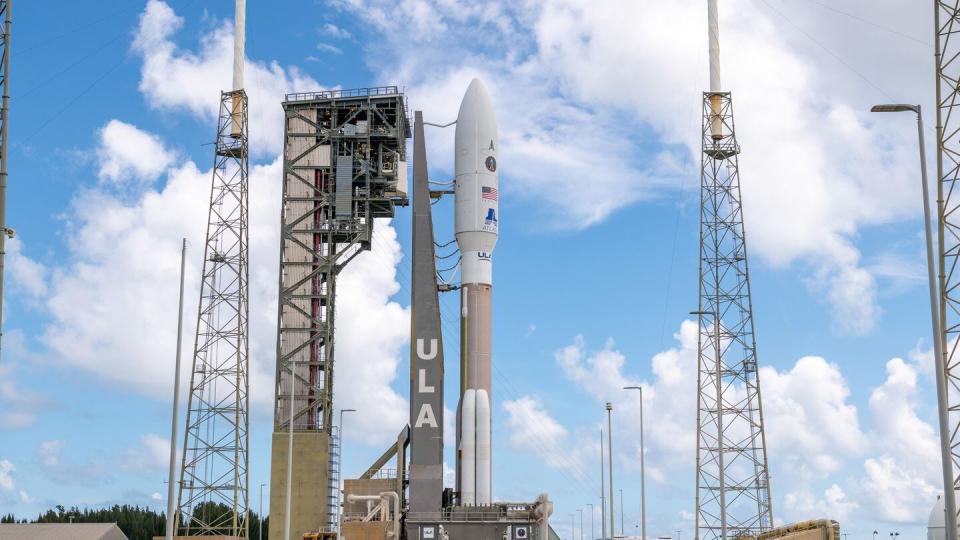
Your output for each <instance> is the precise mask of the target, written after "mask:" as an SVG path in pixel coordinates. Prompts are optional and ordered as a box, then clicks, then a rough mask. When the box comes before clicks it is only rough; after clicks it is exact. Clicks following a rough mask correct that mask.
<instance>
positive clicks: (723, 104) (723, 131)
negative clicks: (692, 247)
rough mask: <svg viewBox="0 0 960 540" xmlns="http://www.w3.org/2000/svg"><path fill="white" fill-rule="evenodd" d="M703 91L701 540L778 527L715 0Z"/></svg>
mask: <svg viewBox="0 0 960 540" xmlns="http://www.w3.org/2000/svg"><path fill="white" fill-rule="evenodd" d="M707 8H708V27H709V38H710V91H709V92H704V94H703V129H702V149H703V156H702V161H701V175H700V290H699V308H698V310H697V315H698V318H699V335H698V346H697V356H698V372H697V523H696V529H697V530H696V534H695V536H694V538H696V539H697V540H713V539H724V540H725V539H727V538H736V537H740V536H754V537H755V536H756V535H757V534H758V533H759V532H761V531H764V530H767V529H769V528H770V527H772V523H773V512H772V510H771V506H770V484H769V472H768V468H767V452H766V441H765V438H764V431H763V409H762V407H761V404H760V380H759V378H758V374H757V357H756V342H755V339H754V328H753V308H752V305H751V300H750V277H749V272H748V268H747V250H746V242H745V239H744V228H743V209H742V206H741V199H740V176H739V164H738V159H737V156H738V155H739V153H740V147H739V146H738V144H737V138H736V132H735V130H734V122H733V100H732V96H731V94H730V92H724V91H723V90H721V88H722V87H721V84H720V39H719V24H718V14H717V0H708V1H707Z"/></svg>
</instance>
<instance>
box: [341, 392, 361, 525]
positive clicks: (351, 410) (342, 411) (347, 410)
mask: <svg viewBox="0 0 960 540" xmlns="http://www.w3.org/2000/svg"><path fill="white" fill-rule="evenodd" d="M345 412H357V410H356V409H340V433H339V437H337V438H338V439H340V444H339V446H340V459H339V460H338V461H337V478H338V480H339V481H340V485H339V486H337V494H338V495H341V496H340V497H338V499H339V500H338V501H337V517H338V518H339V519H337V532H340V524H341V522H342V521H343V504H342V501H343V497H342V493H343V485H344V484H343V413H345Z"/></svg>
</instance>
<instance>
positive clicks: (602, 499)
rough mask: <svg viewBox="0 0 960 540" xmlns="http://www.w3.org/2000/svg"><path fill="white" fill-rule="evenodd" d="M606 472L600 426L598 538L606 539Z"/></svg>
mask: <svg viewBox="0 0 960 540" xmlns="http://www.w3.org/2000/svg"><path fill="white" fill-rule="evenodd" d="M606 481H607V473H606V471H605V469H604V466H603V428H600V540H606V539H607V495H606V493H605V491H606V489H607V486H605V485H604V483H605V482H606Z"/></svg>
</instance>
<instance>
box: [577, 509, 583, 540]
mask: <svg viewBox="0 0 960 540" xmlns="http://www.w3.org/2000/svg"><path fill="white" fill-rule="evenodd" d="M577 512H579V513H580V540H583V508H577Z"/></svg>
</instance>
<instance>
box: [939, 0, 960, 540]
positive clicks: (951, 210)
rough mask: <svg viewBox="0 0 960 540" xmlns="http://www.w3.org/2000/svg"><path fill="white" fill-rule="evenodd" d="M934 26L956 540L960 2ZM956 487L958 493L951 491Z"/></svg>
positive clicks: (950, 505) (948, 499)
mask: <svg viewBox="0 0 960 540" xmlns="http://www.w3.org/2000/svg"><path fill="white" fill-rule="evenodd" d="M934 23H935V31H936V34H937V36H936V40H937V41H936V45H935V47H936V49H935V51H936V52H935V55H936V56H935V61H936V66H937V67H936V69H937V83H936V96H937V179H938V180H939V181H938V182H937V210H938V219H937V221H938V232H939V234H938V237H939V246H938V247H939V261H938V262H939V265H938V266H939V269H940V276H939V285H940V298H939V300H940V302H939V303H940V306H939V308H940V321H941V325H940V327H941V329H942V332H943V335H942V336H941V338H942V340H943V341H942V345H943V346H942V347H941V351H943V356H944V358H943V359H942V360H943V364H942V366H943V371H942V372H941V373H938V377H937V384H938V385H940V384H941V380H943V383H942V384H943V385H945V386H946V394H947V413H946V414H947V419H946V420H947V424H948V426H949V432H948V433H949V441H948V445H949V448H950V459H944V460H943V461H944V462H943V463H942V466H943V474H944V479H945V482H944V510H945V512H946V516H945V526H946V534H947V536H946V538H947V539H949V540H956V539H957V505H956V490H957V489H958V488H960V479H958V478H957V477H956V475H955V471H956V470H957V469H958V468H960V453H958V447H960V414H958V411H960V351H958V345H960V289H958V286H960V273H958V272H957V270H958V268H957V263H958V262H960V217H958V210H960V195H958V194H957V193H956V190H957V188H958V187H960V131H958V130H960V120H958V119H957V117H956V114H957V113H958V112H960V101H958V100H960V59H958V55H960V43H957V40H956V33H957V32H958V31H960V0H935V1H934ZM941 375H942V376H941ZM940 390H943V386H941V387H940ZM941 414H944V413H943V412H941ZM941 421H942V420H941ZM944 435H945V434H944V433H941V436H944ZM944 442H946V441H944ZM951 479H952V482H951V481H950V480H951ZM951 484H952V488H953V489H950V487H951Z"/></svg>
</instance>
